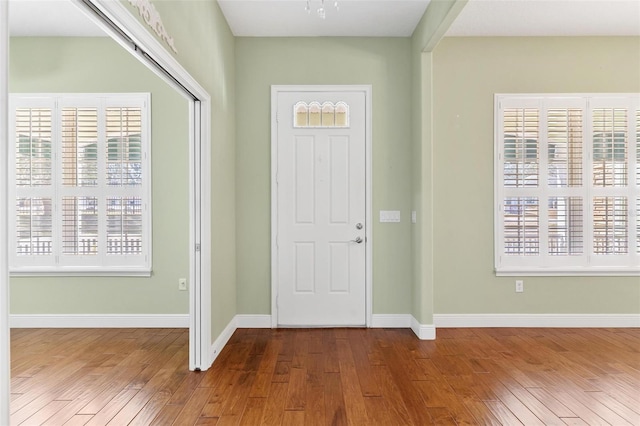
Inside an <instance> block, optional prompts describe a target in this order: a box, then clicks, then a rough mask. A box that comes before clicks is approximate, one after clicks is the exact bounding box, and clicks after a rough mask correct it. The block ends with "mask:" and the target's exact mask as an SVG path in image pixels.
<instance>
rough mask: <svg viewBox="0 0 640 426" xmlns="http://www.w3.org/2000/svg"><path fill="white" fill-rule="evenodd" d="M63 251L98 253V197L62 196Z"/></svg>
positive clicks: (79, 253) (83, 253)
mask: <svg viewBox="0 0 640 426" xmlns="http://www.w3.org/2000/svg"><path fill="white" fill-rule="evenodd" d="M62 253H63V254H65V255H81V256H87V255H96V254H98V199H97V198H96V197H62Z"/></svg>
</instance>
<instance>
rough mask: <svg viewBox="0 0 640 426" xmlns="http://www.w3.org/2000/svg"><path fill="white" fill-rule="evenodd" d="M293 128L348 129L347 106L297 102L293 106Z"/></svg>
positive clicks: (342, 104)
mask: <svg viewBox="0 0 640 426" xmlns="http://www.w3.org/2000/svg"><path fill="white" fill-rule="evenodd" d="M293 126H294V127H296V128H307V127H320V128H336V127H349V105H348V104H347V103H345V102H342V101H340V102H337V103H335V104H334V103H333V102H324V103H322V104H320V102H317V101H313V102H310V103H308V104H307V103H306V102H303V101H300V102H297V103H296V104H295V105H294V106H293Z"/></svg>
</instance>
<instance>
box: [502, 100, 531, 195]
mask: <svg viewBox="0 0 640 426" xmlns="http://www.w3.org/2000/svg"><path fill="white" fill-rule="evenodd" d="M538 127H539V112H538V109H536V108H507V109H505V110H504V128H503V135H504V147H503V149H504V151H503V152H504V186H505V187H506V188H522V187H525V186H537V185H538V168H539V161H538V157H539V154H538Z"/></svg>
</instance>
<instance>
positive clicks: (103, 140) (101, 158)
mask: <svg viewBox="0 0 640 426" xmlns="http://www.w3.org/2000/svg"><path fill="white" fill-rule="evenodd" d="M105 104H106V102H105V99H104V98H103V99H101V101H100V103H99V106H98V143H97V146H98V153H99V155H98V186H97V188H96V197H97V198H98V259H99V263H100V265H101V266H103V267H104V266H106V263H107V196H108V194H107V184H106V175H107V173H106V169H107V167H106V156H107V154H106V153H107V131H106V127H107V126H106V105H105Z"/></svg>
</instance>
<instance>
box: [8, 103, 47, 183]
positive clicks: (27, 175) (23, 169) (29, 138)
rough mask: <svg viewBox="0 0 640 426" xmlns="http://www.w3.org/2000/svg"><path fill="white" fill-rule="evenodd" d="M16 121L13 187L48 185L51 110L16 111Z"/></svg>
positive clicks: (18, 109) (24, 109) (28, 109)
mask: <svg viewBox="0 0 640 426" xmlns="http://www.w3.org/2000/svg"><path fill="white" fill-rule="evenodd" d="M15 120H16V121H15V126H16V127H15V135H16V140H15V143H16V157H15V169H16V171H15V183H16V186H17V187H41V186H49V185H51V176H52V173H51V109H50V108H17V109H16V119H15Z"/></svg>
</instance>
